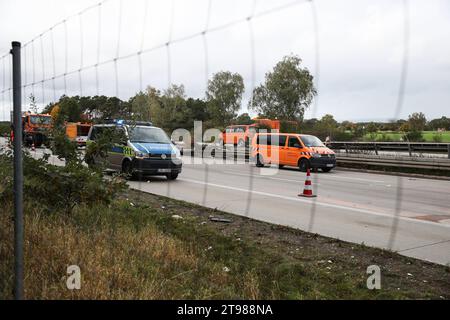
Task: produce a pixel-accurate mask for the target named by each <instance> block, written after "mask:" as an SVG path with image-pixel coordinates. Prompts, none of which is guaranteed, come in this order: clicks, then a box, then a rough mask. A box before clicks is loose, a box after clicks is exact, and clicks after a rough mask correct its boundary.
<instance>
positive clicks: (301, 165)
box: [298, 158, 311, 172]
mask: <svg viewBox="0 0 450 320" xmlns="http://www.w3.org/2000/svg"><path fill="white" fill-rule="evenodd" d="M298 168H299V169H300V171H302V172H306V170H307V169H309V168H311V164H310V162H309V160H308V159H306V158H302V159H300V161H299V162H298Z"/></svg>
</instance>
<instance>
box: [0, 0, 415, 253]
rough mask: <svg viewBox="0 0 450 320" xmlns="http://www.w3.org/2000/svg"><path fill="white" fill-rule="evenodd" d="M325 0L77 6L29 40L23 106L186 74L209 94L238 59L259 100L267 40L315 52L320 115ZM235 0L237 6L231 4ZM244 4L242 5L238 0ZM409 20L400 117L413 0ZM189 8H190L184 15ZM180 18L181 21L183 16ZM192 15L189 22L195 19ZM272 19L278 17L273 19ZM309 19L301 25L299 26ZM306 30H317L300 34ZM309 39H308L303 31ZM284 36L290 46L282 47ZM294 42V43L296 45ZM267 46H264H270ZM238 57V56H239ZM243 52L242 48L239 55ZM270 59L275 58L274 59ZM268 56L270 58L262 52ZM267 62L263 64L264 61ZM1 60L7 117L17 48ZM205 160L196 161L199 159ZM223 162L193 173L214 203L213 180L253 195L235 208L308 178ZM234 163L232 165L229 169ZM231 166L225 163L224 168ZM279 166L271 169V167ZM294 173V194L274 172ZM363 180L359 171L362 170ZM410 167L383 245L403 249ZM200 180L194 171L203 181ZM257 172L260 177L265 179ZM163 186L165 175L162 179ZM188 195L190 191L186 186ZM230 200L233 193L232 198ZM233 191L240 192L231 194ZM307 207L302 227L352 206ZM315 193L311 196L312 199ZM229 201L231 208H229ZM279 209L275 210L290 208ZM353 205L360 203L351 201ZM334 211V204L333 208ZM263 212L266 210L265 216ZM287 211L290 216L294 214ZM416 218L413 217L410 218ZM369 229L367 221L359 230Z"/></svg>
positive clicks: (190, 85)
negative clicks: (226, 178) (321, 1)
mask: <svg viewBox="0 0 450 320" xmlns="http://www.w3.org/2000/svg"><path fill="white" fill-rule="evenodd" d="M316 2H317V1H305V0H295V1H281V2H271V1H262V0H260V1H258V0H250V1H238V2H234V3H230V2H229V1H218V0H206V1H202V2H201V4H199V3H198V2H197V4H195V5H194V4H193V3H192V2H189V1H176V0H172V1H164V2H157V1H145V0H144V1H135V2H133V4H130V3H128V2H127V3H126V2H124V1H123V0H105V1H101V2H99V3H96V4H94V5H92V6H90V7H87V8H85V9H84V10H81V11H80V12H77V13H75V14H73V15H71V16H69V17H67V18H65V19H64V20H62V21H60V22H58V23H56V24H54V25H53V26H51V27H50V28H48V29H47V30H45V31H44V32H42V33H40V34H39V35H37V36H35V37H34V38H32V39H31V40H30V41H28V42H26V43H24V44H23V46H22V61H23V69H22V79H23V85H22V100H23V101H24V104H23V109H24V110H26V108H27V106H26V104H25V101H29V98H30V96H33V97H34V98H35V100H36V104H37V105H38V106H39V108H40V109H42V108H44V107H45V106H47V105H49V104H52V103H56V102H57V101H58V100H59V98H60V97H61V96H63V95H65V96H75V95H78V96H80V97H82V96H99V95H105V96H114V97H117V98H120V99H122V100H126V99H128V98H129V97H132V96H133V95H135V94H136V92H138V91H140V92H143V91H145V90H146V88H147V86H148V85H152V86H155V87H159V88H170V87H171V86H172V85H173V84H176V83H182V84H185V85H186V87H187V89H188V92H189V95H190V96H194V97H203V93H204V92H205V91H206V90H207V87H208V81H209V80H210V79H211V75H212V74H213V73H215V72H217V71H220V70H225V69H233V70H236V71H239V72H240V73H241V74H243V75H244V83H245V87H246V88H247V89H246V91H245V93H244V97H243V101H244V103H243V105H244V104H245V103H249V105H252V104H253V92H254V89H255V87H256V84H257V83H258V82H260V81H262V79H263V76H264V68H265V67H266V66H267V65H268V64H269V63H272V60H273V59H271V58H268V59H265V58H266V56H267V50H271V49H272V50H273V51H275V52H276V54H275V55H278V54H280V55H287V54H291V53H295V54H299V55H300V56H302V54H303V52H307V59H306V61H307V63H308V65H309V66H311V69H312V70H313V72H312V74H313V76H314V86H315V88H316V90H317V92H318V93H317V96H316V97H315V99H314V101H313V103H312V105H311V108H310V110H309V112H310V113H309V116H310V117H311V118H316V117H317V116H318V115H319V113H320V109H321V104H319V101H323V100H322V98H321V83H320V81H321V80H322V79H323V76H322V75H321V71H323V68H322V66H321V58H322V56H323V54H322V52H321V50H324V49H323V48H324V47H325V48H326V43H323V42H321V37H320V32H321V29H322V28H330V26H329V25H328V24H326V23H325V21H322V20H321V12H320V10H319V8H320V7H318V5H317V3H316ZM230 8H233V9H230ZM234 8H236V9H234ZM400 11H401V13H402V19H403V21H402V23H401V24H400V25H401V32H400V34H401V36H400V38H399V39H398V43H400V44H401V45H400V46H399V47H400V48H401V51H402V52H401V54H400V56H401V58H400V66H401V67H400V69H399V80H398V83H397V90H396V91H397V92H396V94H395V101H394V102H392V105H393V106H394V107H393V108H391V110H393V112H392V114H391V115H387V116H385V118H390V119H391V120H392V121H395V120H398V119H399V118H400V117H401V115H402V113H403V106H404V103H405V102H404V100H405V98H404V97H405V91H406V87H407V84H408V74H409V72H408V71H409V59H410V55H411V50H410V42H411V32H410V29H411V28H410V10H409V1H407V0H404V1H402V2H401V9H400ZM183 16H184V17H183ZM295 17H299V19H300V18H304V19H308V21H307V23H304V22H302V23H297V21H293V19H295ZM180 21H181V22H180ZM187 22H188V23H187ZM266 25H268V26H269V27H266ZM306 25H308V27H307V28H306V29H304V30H296V29H295V27H299V26H301V27H305V26H306ZM297 33H298V34H301V35H302V36H304V35H305V34H307V35H308V36H307V37H306V38H305V39H299V38H298V36H297ZM266 37H269V38H270V39H273V38H277V37H279V38H281V39H279V41H275V42H274V43H275V45H274V47H273V48H271V47H270V46H267V45H265V46H264V45H262V43H264V40H265V38H266ZM304 40H305V41H304ZM279 43H285V44H286V45H285V46H284V47H281V48H280V47H275V46H277V45H278V44H279ZM292 43H293V45H292ZM261 48H263V49H261ZM231 57H234V58H233V59H231ZM236 57H238V58H236ZM267 60H268V61H269V63H268V62H267ZM261 61H263V62H261ZM260 65H262V66H260ZM0 66H1V68H2V70H1V72H2V78H1V79H2V85H1V91H0V94H1V99H2V100H1V101H2V103H1V108H2V112H1V114H2V118H3V120H8V119H9V117H10V115H9V114H10V112H11V110H12V84H11V78H12V76H11V61H10V56H9V54H5V55H3V56H2V57H1V58H0ZM195 165H196V164H195V163H194V166H195ZM214 165H215V164H214V163H212V164H211V163H208V162H204V163H202V164H199V165H198V166H199V168H200V169H201V170H200V172H198V173H197V174H198V176H197V177H195V179H194V178H193V177H188V178H186V179H185V180H184V182H187V183H191V184H193V185H199V186H201V188H200V190H201V196H199V197H197V199H198V200H197V202H199V203H200V204H203V205H206V206H214V202H215V201H216V202H217V197H220V193H219V195H217V194H211V192H210V190H212V189H214V190H215V189H216V188H219V189H220V190H232V191H235V192H237V193H239V194H240V198H241V199H243V198H245V204H244V205H243V207H242V208H239V209H236V208H234V210H235V211H236V212H238V213H240V214H243V215H245V216H248V217H257V218H258V217H259V218H261V216H258V214H257V210H260V209H261V206H255V204H257V203H258V202H259V201H261V199H262V198H269V199H271V197H272V196H274V198H273V199H276V200H277V201H280V200H282V201H293V200H292V199H288V198H289V197H292V196H294V197H296V195H297V193H298V192H299V191H300V189H301V188H302V181H303V180H302V179H303V176H299V177H298V182H299V183H298V184H295V183H292V181H290V182H289V181H288V180H289V178H287V177H282V176H279V177H277V176H276V174H277V173H278V172H279V171H278V169H277V168H271V169H273V175H272V176H271V177H267V175H266V177H265V178H267V179H266V180H264V181H266V182H267V185H268V186H269V187H266V186H262V185H261V183H260V180H258V179H261V170H262V169H259V168H256V167H255V166H254V165H245V166H244V167H243V168H241V170H242V172H240V173H237V172H236V171H235V172H233V173H230V174H235V175H236V176H239V175H241V176H243V177H245V179H244V178H243V179H242V181H241V182H242V184H239V183H236V184H235V185H233V184H232V185H227V184H224V183H221V182H220V181H217V179H218V178H217V175H216V173H215V170H216V168H215V167H214ZM224 170H225V172H226V171H227V169H224ZM225 174H226V173H225ZM271 174H272V173H271ZM271 178H273V179H275V180H276V179H278V180H279V181H281V180H285V182H289V183H290V184H289V187H288V188H292V187H295V188H298V190H292V189H288V190H289V192H290V193H291V194H290V195H289V196H287V195H286V196H285V195H280V194H279V193H277V192H275V190H270V183H269V182H270V179H271ZM354 179H355V180H357V179H358V178H354ZM404 179H405V178H404V177H401V176H398V177H396V178H395V184H394V185H392V186H390V188H391V189H390V190H392V194H394V195H395V196H394V198H393V199H390V200H393V201H391V202H390V204H391V208H390V214H389V215H386V216H389V224H390V228H389V229H390V230H389V236H387V237H386V238H385V239H383V241H380V242H379V244H378V245H380V246H382V247H386V248H388V249H393V250H395V249H396V248H397V247H398V246H396V235H397V233H398V229H399V225H400V223H401V221H406V220H405V217H402V200H403V199H402V198H403V188H404ZM194 180H195V181H194ZM257 181H258V182H257ZM328 182H329V180H328V179H324V180H322V176H321V174H313V185H314V186H316V187H315V189H314V191H315V192H316V193H319V194H320V193H321V190H322V186H323V185H326V184H327V183H328ZM133 186H134V187H136V188H137V189H140V190H147V189H146V187H145V186H146V182H143V181H139V182H138V183H137V184H133ZM160 186H161V185H160ZM162 188H164V189H165V195H166V196H169V197H179V198H180V195H179V192H180V189H178V188H175V189H174V186H173V184H172V183H166V184H165V185H164V187H162ZM181 198H183V196H181ZM225 200H226V199H225ZM229 200H230V201H231V199H229ZM295 201H297V202H298V204H299V205H298V209H297V210H298V214H299V216H301V215H304V214H308V215H309V217H308V219H307V222H305V223H301V224H298V225H297V226H299V225H301V228H303V229H305V230H307V231H310V232H317V231H318V230H321V231H323V232H325V231H324V230H326V229H327V226H324V225H322V226H318V223H322V222H321V221H323V220H321V219H318V215H319V214H320V211H321V210H325V209H324V208H326V209H327V210H336V211H341V210H344V211H345V210H346V206H345V205H344V204H342V205H341V204H330V203H328V202H326V203H325V204H324V203H322V198H321V197H317V198H313V199H311V200H298V199H296V200H295ZM306 201H308V202H309V203H306ZM225 209H226V208H225ZM279 210H280V212H274V214H275V215H279V214H282V210H283V209H282V208H280V209H279ZM349 210H350V211H352V212H355V211H358V210H356V209H354V208H349ZM370 211H371V210H368V209H364V208H363V209H361V210H359V212H361V213H366V214H372V213H373V212H370ZM327 214H328V213H327ZM263 219H264V217H263ZM266 220H267V218H266ZM283 221H284V220H283V219H281V220H280V221H279V222H280V223H281V224H283V223H287V224H292V222H290V221H284V222H283ZM408 221H409V220H408ZM359 231H360V232H361V233H364V232H365V230H364V228H363V227H361V229H360V230H359Z"/></svg>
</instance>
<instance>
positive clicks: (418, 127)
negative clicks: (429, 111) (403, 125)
mask: <svg viewBox="0 0 450 320" xmlns="http://www.w3.org/2000/svg"><path fill="white" fill-rule="evenodd" d="M426 123H427V119H426V118H425V115H424V114H423V113H422V112H414V113H413V114H411V115H410V116H409V117H408V124H409V129H410V130H411V131H423V130H424V129H425V125H426Z"/></svg>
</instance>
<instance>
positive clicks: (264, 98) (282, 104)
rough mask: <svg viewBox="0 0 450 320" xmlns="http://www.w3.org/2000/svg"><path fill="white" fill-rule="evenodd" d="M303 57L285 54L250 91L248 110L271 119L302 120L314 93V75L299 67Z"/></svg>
mask: <svg viewBox="0 0 450 320" xmlns="http://www.w3.org/2000/svg"><path fill="white" fill-rule="evenodd" d="M301 62H302V60H301V59H300V58H299V57H298V56H295V55H291V56H286V57H284V58H283V60H282V61H280V62H278V63H277V64H276V66H275V67H274V69H273V70H272V71H271V72H268V73H266V77H265V82H264V84H261V85H260V86H258V87H256V88H255V89H254V90H253V99H252V101H250V102H249V109H252V110H256V111H257V112H258V113H260V114H263V115H265V116H267V117H269V118H272V119H280V120H299V121H301V120H303V115H304V113H305V110H306V109H307V108H308V107H309V105H310V104H311V102H312V99H313V98H314V95H316V90H315V88H314V84H313V76H312V75H311V74H310V73H309V70H308V69H307V68H302V67H301Z"/></svg>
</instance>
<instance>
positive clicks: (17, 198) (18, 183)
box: [10, 42, 24, 300]
mask: <svg viewBox="0 0 450 320" xmlns="http://www.w3.org/2000/svg"><path fill="white" fill-rule="evenodd" d="M20 47H21V45H20V42H13V43H12V49H11V51H10V52H11V54H12V74H13V126H14V129H13V130H14V298H15V299H16V300H22V299H23V260H24V259H23V234H24V231H23V163H22V90H21V87H22V83H21V81H22V80H21V66H20Z"/></svg>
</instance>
